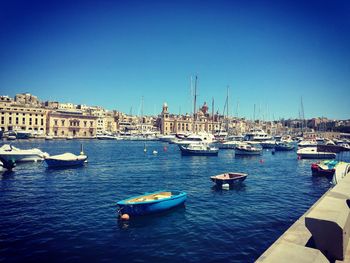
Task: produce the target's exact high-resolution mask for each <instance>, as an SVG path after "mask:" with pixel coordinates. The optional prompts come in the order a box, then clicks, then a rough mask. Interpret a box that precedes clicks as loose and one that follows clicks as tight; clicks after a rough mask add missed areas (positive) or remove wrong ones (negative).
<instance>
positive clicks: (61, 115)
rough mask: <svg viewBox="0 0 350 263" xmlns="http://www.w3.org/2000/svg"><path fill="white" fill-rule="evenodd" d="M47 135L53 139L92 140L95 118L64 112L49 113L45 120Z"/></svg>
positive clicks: (94, 130) (94, 134)
mask: <svg viewBox="0 0 350 263" xmlns="http://www.w3.org/2000/svg"><path fill="white" fill-rule="evenodd" d="M46 125H47V134H48V135H51V136H53V137H54V138H67V137H73V138H93V137H95V136H96V130H97V117H95V116H91V115H83V114H82V113H80V114H79V113H72V112H64V111H51V112H49V114H48V118H47V124H46Z"/></svg>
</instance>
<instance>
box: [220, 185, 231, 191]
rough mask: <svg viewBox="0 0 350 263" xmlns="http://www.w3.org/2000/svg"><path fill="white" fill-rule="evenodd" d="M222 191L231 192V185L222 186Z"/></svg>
mask: <svg viewBox="0 0 350 263" xmlns="http://www.w3.org/2000/svg"><path fill="white" fill-rule="evenodd" d="M222 189H224V190H229V189H230V185H229V184H223V185H222Z"/></svg>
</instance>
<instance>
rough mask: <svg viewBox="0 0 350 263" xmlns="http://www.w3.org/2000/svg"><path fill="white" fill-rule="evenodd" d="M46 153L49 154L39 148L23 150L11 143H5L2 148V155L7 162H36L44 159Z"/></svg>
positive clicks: (0, 154)
mask: <svg viewBox="0 0 350 263" xmlns="http://www.w3.org/2000/svg"><path fill="white" fill-rule="evenodd" d="M45 155H47V154H46V153H44V152H42V151H41V150H39V149H37V148H33V149H25V150H22V149H19V148H16V147H14V146H12V145H10V144H4V145H3V146H2V147H1V148H0V157H1V159H2V160H5V162H7V161H11V162H14V163H15V162H36V161H41V160H43V159H44V156H45Z"/></svg>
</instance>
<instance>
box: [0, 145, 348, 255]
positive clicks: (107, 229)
mask: <svg viewBox="0 0 350 263" xmlns="http://www.w3.org/2000/svg"><path fill="white" fill-rule="evenodd" d="M82 143H83V145H84V152H85V153H86V155H87V156H89V158H88V163H87V164H85V165H84V166H82V167H77V168H65V169H54V170H52V169H48V168H47V166H46V165H45V164H44V163H43V162H31V163H19V164H18V165H17V166H16V167H15V169H14V170H13V171H12V172H5V173H3V174H2V177H1V186H0V192H1V193H2V195H1V197H0V205H1V207H2V209H1V212H0V213H1V215H0V217H1V219H2V220H1V222H0V229H1V239H2V240H3V241H2V246H1V248H0V255H1V258H2V259H5V258H6V261H7V262H16V261H19V260H25V261H37V262H38V261H46V260H50V262H56V261H57V262H59V261H60V258H61V257H64V258H65V261H67V262H73V261H89V260H92V261H113V260H116V259H118V260H123V261H144V262H150V261H167V262H178V261H195V262H199V261H206V260H207V259H208V258H210V261H225V260H227V261H238V262H253V261H255V260H257V259H258V258H259V256H260V255H261V254H263V252H264V251H265V250H266V249H267V248H268V247H269V246H270V245H271V244H272V243H273V242H274V241H275V240H277V239H278V237H279V236H280V235H282V234H283V233H284V231H286V230H287V229H288V228H289V227H290V226H291V225H292V224H293V223H294V222H295V221H296V220H297V219H298V218H299V217H300V216H301V215H302V214H304V213H305V212H306V211H307V210H308V209H309V208H310V207H311V206H312V205H313V204H314V203H315V202H316V201H317V200H318V199H319V198H320V197H321V196H322V195H323V194H324V193H325V192H326V191H328V189H330V188H331V187H332V184H331V179H329V178H327V177H316V176H312V173H311V164H312V163H313V162H314V161H315V160H308V159H301V160H298V158H297V154H296V151H282V152H276V153H275V154H272V151H271V150H269V149H265V150H263V152H262V154H261V155H257V156H255V155H254V156H235V154H234V150H224V151H220V152H219V154H218V156H183V155H181V152H180V149H179V147H178V146H177V145H175V144H168V143H165V142H160V141H150V142H147V143H146V151H144V148H145V144H144V142H141V141H117V140H103V141H101V140H49V141H48V140H36V139H32V140H18V141H15V142H13V145H14V146H15V147H18V148H21V149H26V148H34V147H37V148H40V149H41V150H42V151H43V152H48V153H50V154H51V155H55V154H60V153H62V152H77V151H79V149H80V145H81V144H82ZM154 150H156V151H157V152H158V153H157V154H156V155H155V154H153V151H154ZM341 158H342V159H343V160H344V161H348V162H349V161H350V155H349V152H344V153H342V155H341ZM226 171H241V172H245V173H247V174H248V176H247V179H246V180H244V182H242V183H241V184H238V185H235V186H234V187H233V188H231V189H230V190H225V189H221V188H217V187H216V186H215V184H213V182H211V179H210V176H211V175H217V174H221V173H223V172H226ZM159 189H172V190H177V189H180V190H182V191H185V192H186V193H187V201H186V203H185V206H180V207H178V208H175V209H173V210H171V211H168V212H162V213H160V214H156V215H148V216H143V217H136V218H131V219H130V220H128V221H124V220H120V218H119V216H118V211H117V202H118V201H120V200H123V199H126V198H129V197H132V196H135V195H138V194H142V193H146V192H154V191H158V190H159Z"/></svg>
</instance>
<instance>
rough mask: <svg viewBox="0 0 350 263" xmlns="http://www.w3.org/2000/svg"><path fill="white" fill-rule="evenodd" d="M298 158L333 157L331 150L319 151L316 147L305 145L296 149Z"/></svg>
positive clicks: (334, 155)
mask: <svg viewBox="0 0 350 263" xmlns="http://www.w3.org/2000/svg"><path fill="white" fill-rule="evenodd" d="M297 155H298V159H335V157H336V154H335V153H332V152H319V151H317V147H306V148H302V149H299V150H298V151H297Z"/></svg>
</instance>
